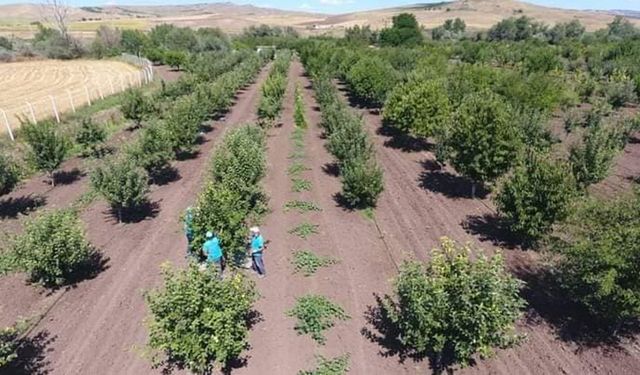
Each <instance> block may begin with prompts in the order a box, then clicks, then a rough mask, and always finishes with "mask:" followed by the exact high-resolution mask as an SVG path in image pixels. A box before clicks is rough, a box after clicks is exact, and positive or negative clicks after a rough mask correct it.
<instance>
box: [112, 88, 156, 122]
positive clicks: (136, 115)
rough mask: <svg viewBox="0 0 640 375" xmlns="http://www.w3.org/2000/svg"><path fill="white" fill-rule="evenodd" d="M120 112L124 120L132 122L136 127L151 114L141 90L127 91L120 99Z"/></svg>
mask: <svg viewBox="0 0 640 375" xmlns="http://www.w3.org/2000/svg"><path fill="white" fill-rule="evenodd" d="M120 110H121V111H122V115H123V116H124V118H126V119H127V120H132V121H134V122H135V124H136V126H140V125H141V124H142V121H143V120H144V119H145V118H147V116H149V114H150V113H151V111H152V107H151V104H150V103H149V102H148V101H147V99H146V98H145V97H144V95H143V94H142V90H140V89H128V90H127V91H126V92H125V95H124V97H123V98H122V104H121V106H120Z"/></svg>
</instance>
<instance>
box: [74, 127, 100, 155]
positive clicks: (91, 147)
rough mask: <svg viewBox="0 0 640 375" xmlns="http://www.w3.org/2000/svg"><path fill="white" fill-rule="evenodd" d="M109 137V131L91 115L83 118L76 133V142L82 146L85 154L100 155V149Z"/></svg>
mask: <svg viewBox="0 0 640 375" xmlns="http://www.w3.org/2000/svg"><path fill="white" fill-rule="evenodd" d="M106 139H107V132H106V131H105V130H104V128H102V127H101V126H100V125H99V124H97V123H95V122H94V121H93V120H91V118H90V117H86V118H83V119H82V124H81V125H80V128H79V129H78V131H77V133H76V137H75V140H76V143H77V144H79V145H80V146H81V147H82V150H83V154H84V155H87V156H88V155H93V156H100V150H101V149H102V145H103V143H104V141H105V140H106Z"/></svg>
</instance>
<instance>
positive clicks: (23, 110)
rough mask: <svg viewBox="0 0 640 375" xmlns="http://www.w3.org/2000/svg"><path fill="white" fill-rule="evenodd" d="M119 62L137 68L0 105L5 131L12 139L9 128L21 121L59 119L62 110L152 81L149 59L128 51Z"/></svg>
mask: <svg viewBox="0 0 640 375" xmlns="http://www.w3.org/2000/svg"><path fill="white" fill-rule="evenodd" d="M119 59H120V60H121V61H124V62H126V63H129V64H131V65H135V66H137V67H139V68H141V70H140V71H137V72H131V73H123V74H121V75H118V76H114V77H110V78H109V77H107V78H103V79H94V80H92V81H90V82H85V83H84V84H83V85H82V86H80V87H79V88H78V89H76V90H64V91H62V92H61V93H58V94H54V95H47V96H44V97H41V98H38V99H35V100H25V103H24V105H20V106H15V107H11V108H0V121H1V122H3V125H4V128H5V129H6V133H7V134H8V135H9V137H10V138H11V140H14V136H13V130H15V129H17V128H19V127H20V124H21V121H24V120H26V121H31V122H36V121H39V120H44V119H48V118H54V119H55V120H56V121H57V122H60V117H61V115H62V113H64V112H66V111H69V110H70V111H72V112H73V113H75V112H76V110H77V109H78V108H80V107H82V106H84V105H91V104H92V102H93V101H95V100H97V99H104V98H105V97H106V96H109V95H114V94H116V93H119V92H122V91H125V90H127V89H128V88H131V87H142V86H143V85H144V84H147V83H150V82H151V81H152V80H153V75H154V71H153V64H152V63H151V61H149V60H147V59H145V58H142V57H138V56H134V55H128V54H122V56H120V57H119ZM0 129H2V127H1V126H0ZM1 132H4V130H0V133H1Z"/></svg>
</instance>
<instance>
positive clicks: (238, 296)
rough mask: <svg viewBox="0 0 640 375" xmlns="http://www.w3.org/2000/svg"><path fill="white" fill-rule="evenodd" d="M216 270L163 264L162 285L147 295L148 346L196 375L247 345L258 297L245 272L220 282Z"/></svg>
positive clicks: (235, 355)
mask: <svg viewBox="0 0 640 375" xmlns="http://www.w3.org/2000/svg"><path fill="white" fill-rule="evenodd" d="M214 268H215V267H208V268H207V269H206V270H204V271H201V270H199V269H198V266H197V265H196V264H191V265H190V266H189V267H188V268H187V269H185V270H182V271H174V270H172V269H171V268H170V267H165V268H164V269H163V272H164V288H163V289H162V290H155V291H152V292H150V293H148V294H147V296H146V300H147V303H148V305H149V310H150V311H151V319H150V321H149V338H150V339H149V346H150V348H151V349H153V350H155V351H158V352H161V353H162V354H164V355H166V357H167V358H168V361H170V362H172V363H179V364H180V366H184V367H186V368H187V369H189V370H190V371H192V372H194V373H197V374H206V373H211V371H212V370H213V369H214V367H216V365H217V364H219V365H220V366H226V365H228V364H229V363H230V362H232V361H233V360H234V359H236V358H238V356H239V355H240V353H242V351H243V350H245V349H246V348H247V347H248V333H249V328H248V324H249V323H248V322H249V320H250V319H251V314H252V308H253V303H254V302H255V300H256V299H257V293H256V290H255V286H254V285H253V283H252V282H251V281H249V280H247V278H246V277H245V276H243V275H242V274H239V273H237V274H234V275H232V276H229V277H226V278H225V279H224V280H221V279H220V278H219V277H218V273H217V271H216V270H215V269H214ZM157 354H160V353H157ZM155 359H158V356H156V357H155Z"/></svg>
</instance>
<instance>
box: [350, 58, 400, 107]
mask: <svg viewBox="0 0 640 375" xmlns="http://www.w3.org/2000/svg"><path fill="white" fill-rule="evenodd" d="M396 76H397V72H396V71H395V69H394V68H393V66H391V64H390V63H389V62H387V61H386V60H382V59H381V58H379V57H377V56H361V58H360V60H358V62H357V63H355V65H353V66H352V67H351V69H350V70H349V73H348V74H347V83H348V84H349V87H350V88H351V90H352V92H353V93H354V94H355V96H356V97H358V98H359V99H361V100H363V101H364V102H365V103H367V104H368V105H371V106H373V107H380V106H382V105H383V104H384V101H385V100H386V99H387V95H388V93H389V92H391V90H392V89H393V88H394V87H395V85H396Z"/></svg>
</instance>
